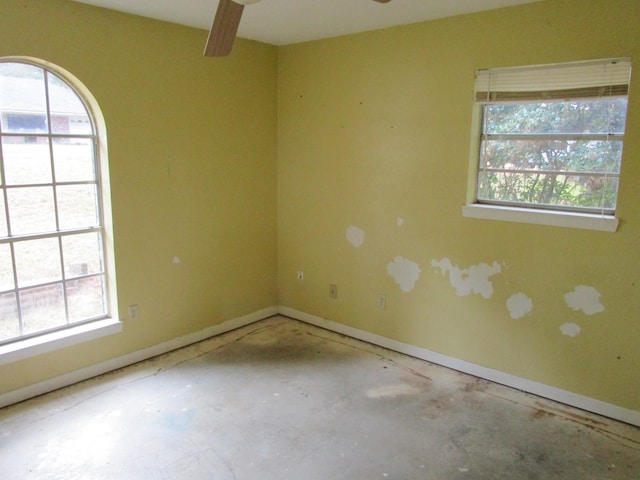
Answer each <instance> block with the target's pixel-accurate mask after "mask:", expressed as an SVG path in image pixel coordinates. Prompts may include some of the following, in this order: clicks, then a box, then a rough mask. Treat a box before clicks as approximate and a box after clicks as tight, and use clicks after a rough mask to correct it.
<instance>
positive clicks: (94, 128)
mask: <svg viewBox="0 0 640 480" xmlns="http://www.w3.org/2000/svg"><path fill="white" fill-rule="evenodd" d="M0 62H3V63H6V62H9V63H22V64H26V65H32V66H34V67H37V68H40V69H42V70H43V72H46V73H44V75H45V77H44V79H43V81H44V83H45V85H47V86H46V87H45V88H46V89H48V88H49V87H48V83H49V82H48V81H46V80H47V78H46V75H48V74H52V75H53V76H55V77H57V79H59V80H61V81H62V82H63V83H64V84H65V85H66V86H68V87H69V88H70V89H71V90H72V91H73V92H74V93H75V94H76V96H77V98H78V99H79V100H80V101H81V102H82V104H83V106H84V108H85V109H86V112H87V115H88V118H89V123H90V126H91V133H90V134H81V133H77V132H73V133H71V132H70V133H68V134H64V133H62V134H61V133H54V132H53V131H52V130H53V128H52V127H53V125H52V122H51V117H52V111H51V108H50V100H49V96H48V94H47V99H46V102H47V103H46V105H47V107H46V116H47V119H48V120H47V123H48V127H47V132H46V133H38V134H35V135H34V136H37V137H44V138H46V139H47V144H48V145H49V155H50V161H53V159H52V157H51V155H52V152H53V150H52V148H53V142H54V140H55V139H57V138H65V137H66V138H69V137H73V138H82V139H87V140H88V142H89V144H90V145H91V149H92V151H93V160H94V162H93V168H94V175H95V181H92V182H83V181H79V182H77V181H71V182H57V181H56V179H55V177H52V178H51V181H50V183H49V184H47V185H48V186H51V188H52V189H53V190H55V188H56V187H57V186H59V185H63V186H64V185H76V184H77V185H82V184H87V185H88V184H91V185H95V192H96V197H95V200H96V217H97V218H96V220H97V222H96V225H95V226H90V227H83V228H70V229H63V228H60V229H57V230H55V231H48V232H46V233H43V234H26V235H15V236H13V237H12V236H11V235H9V236H8V237H5V238H3V243H5V244H6V243H8V244H9V245H10V246H11V250H12V251H13V243H14V242H21V241H26V240H29V239H32V238H55V239H57V240H58V246H59V248H61V244H62V241H63V240H62V238H63V237H65V236H67V235H69V234H75V233H83V232H85V233H98V236H99V237H100V241H101V246H102V259H101V260H102V262H101V263H102V269H101V272H99V273H96V274H95V276H101V277H102V282H103V285H104V287H103V292H102V295H103V297H104V298H103V304H104V314H100V315H95V316H93V317H90V318H84V319H82V320H78V321H71V322H70V317H69V313H68V309H67V308H66V307H65V318H66V321H65V324H64V325H59V326H56V327H54V328H52V329H47V330H42V331H37V332H33V333H31V334H28V335H22V330H21V336H19V337H12V338H8V339H5V340H3V341H2V343H1V344H0V364H5V363H10V362H13V361H16V360H21V359H24V358H29V357H31V356H33V355H39V354H42V353H45V352H49V351H53V350H57V349H59V348H64V347H68V346H71V345H75V344H78V343H81V342H85V341H88V340H92V339H95V338H100V337H102V336H104V335H110V334H113V333H117V332H120V331H121V330H122V325H121V322H120V320H119V318H118V315H117V305H118V303H117V291H116V276H115V258H114V248H113V222H112V216H111V198H110V182H109V171H108V163H107V160H108V150H107V143H106V126H105V122H104V117H103V116H102V113H101V110H100V108H99V105H98V103H97V101H96V99H95V98H94V97H93V95H92V94H91V92H90V91H89V90H88V89H87V88H86V87H85V86H84V85H83V84H82V82H80V81H79V80H78V79H77V78H76V77H75V76H74V75H72V74H71V73H69V72H68V71H66V70H64V69H62V68H61V67H58V66H56V65H54V64H52V63H50V62H46V61H43V60H40V59H36V58H32V57H17V56H10V57H0ZM16 136H22V137H24V136H25V134H24V133H22V132H21V133H4V132H3V133H2V138H5V137H16ZM27 136H30V135H27ZM3 174H4V171H3ZM4 180H5V179H4V175H3V184H2V195H3V196H4V200H5V202H6V200H7V193H6V192H7V188H8V186H7V185H6V184H5V183H4ZM11 188H14V187H11ZM18 188H19V187H18ZM53 190H52V191H53ZM8 208H9V206H8V205H6V204H5V207H4V208H3V209H2V212H0V214H2V215H8ZM55 212H56V217H58V215H59V207H58V205H55ZM57 226H58V225H57ZM12 262H14V265H13V270H14V285H13V287H14V288H13V290H11V291H13V292H15V295H19V291H20V290H21V288H22V287H20V286H19V285H18V284H17V283H16V282H15V278H16V277H15V275H16V273H15V256H14V255H13V254H12ZM64 266H65V265H64V259H63V257H61V258H60V267H61V269H62V271H61V275H62V278H61V280H60V281H61V282H62V283H65V282H68V281H69V279H67V278H66V275H65V268H64ZM91 276H92V275H88V276H83V275H82V274H80V275H79V276H78V278H89V277H91ZM73 278H75V277H73ZM72 281H73V280H72ZM46 284H47V282H45V283H44V285H46ZM28 288H31V287H28ZM8 292H10V291H8ZM64 297H65V305H66V304H67V300H66V297H67V294H66V292H65V293H64Z"/></svg>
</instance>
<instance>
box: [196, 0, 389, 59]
mask: <svg viewBox="0 0 640 480" xmlns="http://www.w3.org/2000/svg"><path fill="white" fill-rule="evenodd" d="M259 1H260V0H220V1H219V3H218V9H217V10H216V16H215V17H214V19H213V25H212V27H211V30H210V31H209V38H208V39H207V45H206V47H205V49H204V55H205V56H206V57H224V56H227V55H229V54H230V53H231V49H232V48H233V42H234V41H235V39H236V35H237V33H238V26H239V25H240V19H241V18H242V12H243V11H244V7H245V5H251V4H253V3H258V2H259ZM373 1H374V2H377V3H389V2H390V1H391V0H373Z"/></svg>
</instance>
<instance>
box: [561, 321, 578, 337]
mask: <svg viewBox="0 0 640 480" xmlns="http://www.w3.org/2000/svg"><path fill="white" fill-rule="evenodd" d="M581 330H582V329H581V328H580V325H577V324H575V323H565V324H564V325H562V326H561V327H560V331H561V332H562V334H563V335H566V336H568V337H575V336H577V335H578V334H579V333H580V331H581Z"/></svg>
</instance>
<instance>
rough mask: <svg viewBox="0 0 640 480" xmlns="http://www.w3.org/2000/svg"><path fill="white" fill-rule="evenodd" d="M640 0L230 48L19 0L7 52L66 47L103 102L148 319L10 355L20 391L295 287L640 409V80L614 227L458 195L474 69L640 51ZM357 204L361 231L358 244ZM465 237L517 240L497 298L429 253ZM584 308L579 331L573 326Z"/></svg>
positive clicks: (468, 240)
mask: <svg viewBox="0 0 640 480" xmlns="http://www.w3.org/2000/svg"><path fill="white" fill-rule="evenodd" d="M638 18H640V3H639V2H638V1H637V0H549V1H545V2H539V3H534V4H531V5H525V6H520V7H514V8H509V9H503V10H497V11H492V12H486V13H480V14H474V15H468V16H461V17H455V18H450V19H444V20H438V21H433V22H426V23H421V24H416V25H410V26H404V27H398V28H393V29H388V30H382V31H377V32H370V33H365V34H360V35H354V36H348V37H342V38H336V39H329V40H323V41H317V42H311V43H304V44H299V45H293V46H287V47H281V48H276V47H271V46H266V45H263V44H259V43H256V42H249V41H242V40H241V41H239V42H238V44H237V45H236V48H235V50H234V53H233V55H232V56H231V57H229V58H226V59H218V60H211V59H205V58H203V57H202V55H201V51H202V47H203V45H204V42H205V39H206V32H204V31H199V30H195V29H190V28H186V27H180V26H176V25H171V24H167V23H162V22H157V21H153V20H147V19H142V18H139V17H134V16H130V15H124V14H119V13H115V12H110V11H106V10H101V9H97V8H93V7H88V6H85V5H79V4H75V3H71V2H66V1H64V0H20V1H18V0H3V2H2V3H0V35H1V37H0V40H1V41H0V55H26V56H33V57H38V58H43V59H46V60H48V61H50V62H53V63H55V64H58V65H60V66H61V67H63V68H65V69H67V70H69V71H70V72H72V73H73V74H75V75H76V76H77V77H78V78H79V79H80V80H81V81H83V82H84V83H85V85H86V86H87V87H88V88H89V89H90V90H91V91H92V93H93V94H94V96H95V97H96V99H97V100H98V102H99V103H100V105H101V107H102V110H103V113H104V116H105V120H106V125H107V128H108V135H109V153H110V156H109V157H110V158H109V161H110V174H111V185H112V201H113V216H114V223H115V238H116V243H115V248H116V266H117V274H118V294H119V302H120V305H119V310H120V312H122V313H123V314H125V313H126V307H127V305H130V304H134V303H136V304H138V305H139V306H140V319H139V320H138V321H137V322H133V323H132V322H125V324H124V331H123V332H122V333H121V334H118V335H113V336H111V337H107V338H103V339H100V340H96V341H93V342H89V343H87V344H84V345H81V346H76V347H72V348H69V349H66V350H64V351H59V352H54V353H50V354H46V355H41V356H38V357H34V358H32V359H29V360H25V361H21V362H17V363H14V364H12V365H8V366H3V367H1V368H0V379H1V382H0V393H3V392H7V391H10V390H13V389H15V388H20V387H21V386H25V385H29V384H31V383H34V382H37V381H40V380H43V379H46V378H50V377H53V376H56V375H60V374H62V373H65V372H69V371H72V370H74V369H78V368H81V367H84V366H87V365H91V364H94V363H97V362H101V361H104V360H106V359H109V358H112V357H116V356H119V355H122V354H125V353H128V352H133V351H136V350H139V349H141V348H144V347H147V346H150V345H154V344H158V343H160V342H162V341H165V340H169V339H172V338H175V337H178V336H180V335H184V334H187V333H190V332H194V331H197V330H200V329H202V328H206V327H207V326H210V325H213V324H217V323H220V322H222V321H224V320H227V319H231V318H236V317H239V316H241V315H244V314H247V313H251V312H255V311H258V310H260V309H262V308H265V307H269V306H272V305H275V304H276V303H277V304H280V305H284V306H287V307H291V308H294V309H297V310H299V311H302V312H307V313H309V314H313V315H317V316H320V317H324V318H327V319H330V320H334V321H336V322H340V323H344V324H347V325H350V326H353V327H356V328H360V329H363V330H366V331H370V332H373V333H376V334H380V335H384V336H387V337H390V338H393V339H396V340H399V341H402V342H407V343H409V344H413V345H417V346H420V347H424V348H427V349H430V350H433V351H436V352H439V353H443V354H446V355H450V356H453V357H457V358H460V359H462V360H466V361H469V362H473V363H477V364H480V365H483V366H486V367H489V368H494V369H497V370H501V371H504V372H507V373H510V374H513V375H518V376H522V377H524V378H527V379H530V380H534V381H538V382H542V383H545V384H548V385H552V386H556V387H559V388H562V389H565V390H569V391H572V392H576V393H579V394H583V395H587V396H589V397H593V398H596V399H600V400H603V401H606V402H611V403H613V404H616V405H619V406H622V407H625V408H629V409H635V410H640V384H639V383H638V382H637V381H636V380H637V378H636V377H637V373H638V365H640V350H639V349H638V348H637V344H638V340H639V339H640V322H638V321H637V316H638V312H639V311H640V308H639V307H640V300H639V298H640V297H639V295H638V289H639V288H640V280H639V279H637V271H638V266H639V265H640V249H638V245H639V240H640V224H639V223H638V222H639V220H640V202H638V200H637V195H638V194H637V192H638V187H639V186H640V162H639V161H638V160H639V159H640V142H638V141H637V140H638V138H637V134H636V133H637V132H638V131H640V81H634V82H633V83H632V92H631V102H630V107H629V120H628V125H627V131H628V132H629V136H628V139H627V142H626V147H625V152H624V159H623V162H624V166H623V173H622V181H621V189H620V199H619V209H618V213H619V216H620V218H621V227H620V228H619V231H618V232H617V233H602V232H592V231H584V230H573V229H564V228H556V227H544V226H534V225H526V224H515V223H505V222H496V221H488V220H484V221H483V220H473V219H467V218H463V217H462V215H461V209H460V207H461V205H462V204H463V203H464V202H465V199H466V195H467V192H466V186H467V181H468V179H467V169H468V162H469V153H470V152H469V143H470V132H471V111H472V108H471V107H472V92H473V73H474V71H475V70H476V69H478V68H486V67H499V66H514V65H524V64H538V63H552V62H563V61H574V60H583V59H589V58H603V57H611V56H631V57H633V58H634V60H635V58H637V56H638V49H639V48H640V29H638V28H637V19H638ZM638 75H640V74H638V73H637V72H636V75H635V76H636V77H638ZM276 182H277V183H276ZM351 226H353V227H358V228H360V229H362V231H363V232H364V243H362V245H361V246H359V247H355V246H354V245H352V244H351V243H350V242H349V241H348V239H347V237H346V232H347V229H348V228H349V227H351ZM174 256H177V257H179V258H180V259H181V263H180V264H174V263H173V262H172V259H173V257H174ZM396 257H401V258H405V259H407V260H408V261H411V262H414V264H415V266H414V268H419V269H420V272H419V277H417V281H416V282H415V284H413V285H410V287H412V288H408V290H409V291H403V290H401V289H400V286H399V285H398V284H397V283H396V282H395V281H394V278H392V277H391V276H390V275H389V273H388V272H387V266H388V265H389V264H390V263H392V262H393V261H394V259H395V258H396ZM444 258H448V259H450V261H451V263H452V264H453V265H455V266H458V267H460V268H461V269H468V268H469V267H471V266H474V265H479V264H480V263H486V264H492V263H493V262H497V263H498V264H499V265H500V269H501V272H500V273H497V274H496V275H494V276H492V277H491V278H490V280H491V284H492V288H493V292H492V294H491V295H490V296H489V298H483V297H482V296H480V295H477V294H470V295H466V296H460V295H457V294H456V291H455V289H454V288H453V287H452V285H451V283H450V282H449V277H448V276H446V275H442V274H441V273H440V271H439V270H438V269H437V268H435V267H433V266H432V262H433V261H440V260H442V259H444ZM298 270H303V271H304V272H305V279H304V280H303V281H298V280H296V271H298ZM330 283H335V284H337V285H338V299H337V300H332V299H330V298H329V294H328V290H329V284H330ZM579 285H584V286H591V287H593V288H594V289H596V290H597V291H598V292H599V293H600V294H601V301H602V304H603V306H604V308H605V310H604V311H603V312H601V313H598V314H595V315H586V314H584V313H582V312H580V311H573V310H572V309H571V308H569V307H568V306H567V304H566V302H565V299H564V295H565V294H566V293H568V292H571V291H573V289H574V288H575V287H576V286H579ZM516 293H524V294H526V295H527V296H528V297H530V298H531V300H532V302H533V310H532V312H531V314H530V315H528V316H525V317H524V318H521V319H518V320H514V319H512V318H511V317H510V315H509V311H508V309H507V307H506V301H507V299H508V298H509V297H511V296H512V295H513V294H516ZM379 294H384V295H386V298H387V306H386V309H380V308H378V306H377V304H376V303H377V297H378V295H379ZM565 323H575V324H578V325H580V327H581V332H580V334H579V335H577V336H576V337H568V336H566V335H563V334H562V333H561V331H560V327H561V326H562V325H563V324H565Z"/></svg>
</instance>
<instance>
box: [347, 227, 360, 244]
mask: <svg viewBox="0 0 640 480" xmlns="http://www.w3.org/2000/svg"><path fill="white" fill-rule="evenodd" d="M346 235H347V240H349V243H350V244H351V245H353V246H354V247H356V248H359V247H361V246H362V244H363V243H364V230H363V229H361V228H359V227H354V226H353V225H352V226H350V227H349V228H347V233H346Z"/></svg>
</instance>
